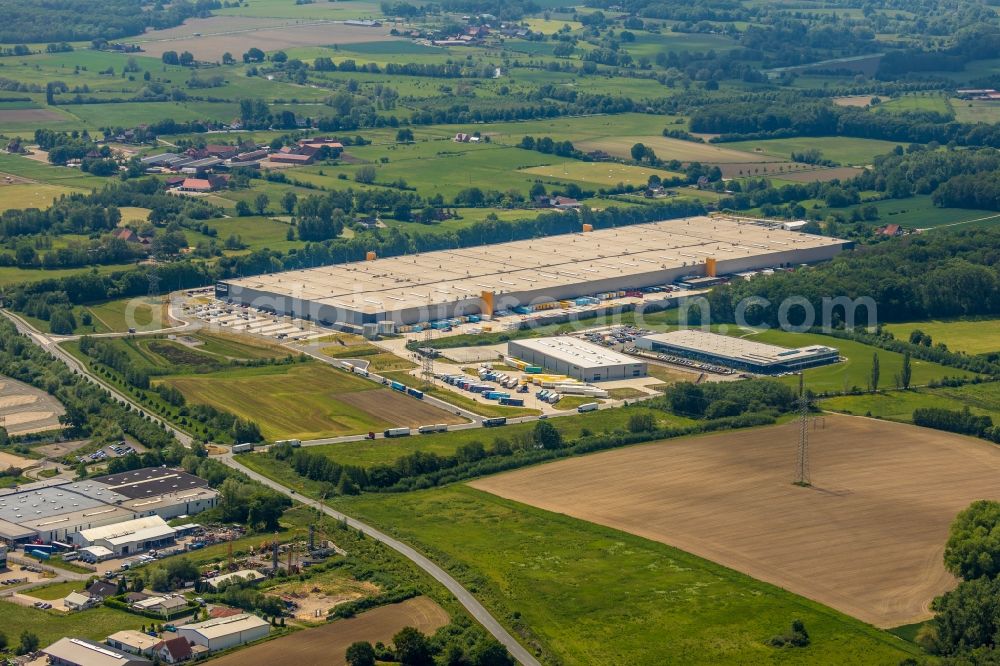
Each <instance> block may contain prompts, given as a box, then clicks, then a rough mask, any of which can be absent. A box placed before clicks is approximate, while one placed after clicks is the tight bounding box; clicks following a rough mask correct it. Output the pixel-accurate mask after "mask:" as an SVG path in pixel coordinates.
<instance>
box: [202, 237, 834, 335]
mask: <svg viewBox="0 0 1000 666" xmlns="http://www.w3.org/2000/svg"><path fill="white" fill-rule="evenodd" d="M849 245H850V244H849V243H848V242H847V241H843V240H838V239H836V238H826V237H822V236H814V235H810V234H803V233H797V232H792V231H785V230H782V229H774V228H769V227H766V226H763V225H760V224H755V223H750V222H746V221H743V220H735V219H731V218H726V217H691V218H683V219H677V220H666V221H663V222H652V223H649V224H637V225H633V226H628V227H620V228H615V229H603V230H599V231H591V232H587V233H579V234H566V235H561V236H550V237H547V238H540V239H533V240H523V241H516V242H512V243H500V244H496V245H487V246H483V247H472V248H463V249H457V250H441V251H437V252H427V253H424V254H417V255H409V256H402V257H394V258H391V259H373V260H372V261H364V262H355V263H350V264H342V265H336V266H325V267H322V268H310V269H304V270H297V271H289V272H285V273H274V274H268V275H259V276H255V277H249V278H242V279H236V280H227V281H222V282H219V283H217V284H216V288H215V293H216V296H217V297H218V298H220V299H223V300H228V301H232V302H235V303H240V304H242V305H250V306H254V307H258V308H265V309H267V310H273V311H274V312H277V313H279V314H286V315H288V314H290V315H295V316H300V317H306V318H310V319H313V320H316V321H327V322H338V323H345V324H351V325H355V326H358V325H362V324H365V323H375V322H379V321H394V322H396V323H397V324H414V323H420V322H427V321H434V320H439V319H449V318H453V317H459V316H463V315H469V314H487V315H492V314H493V313H494V312H497V311H500V310H510V309H512V308H515V307H518V306H529V305H536V304H539V303H546V302H552V301H554V300H563V299H569V298H575V297H579V296H589V295H593V294H599V293H605V292H612V291H619V290H627V289H639V288H642V287H649V286H656V285H663V284H668V283H671V282H673V281H675V280H677V279H678V278H681V277H684V276H693V275H703V276H704V275H710V276H711V275H715V274H719V275H722V274H729V273H739V272H743V271H752V270H758V269H762V268H774V267H782V266H796V265H799V264H804V263H812V262H817V261H824V260H827V259H830V258H832V257H833V256H835V255H836V254H837V253H839V252H840V251H841V250H842V249H844V248H845V247H848V246H849Z"/></svg>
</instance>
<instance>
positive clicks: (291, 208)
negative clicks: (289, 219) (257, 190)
mask: <svg viewBox="0 0 1000 666" xmlns="http://www.w3.org/2000/svg"><path fill="white" fill-rule="evenodd" d="M298 201H299V197H298V195H297V194H295V192H292V191H291V190H288V191H286V192H285V193H284V194H282V195H281V207H282V208H283V209H284V210H285V212H286V213H288V214H289V215H291V214H292V213H294V212H295V204H297V203H298Z"/></svg>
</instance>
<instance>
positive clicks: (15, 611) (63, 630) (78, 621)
mask: <svg viewBox="0 0 1000 666" xmlns="http://www.w3.org/2000/svg"><path fill="white" fill-rule="evenodd" d="M0 617H2V618H3V632H4V634H6V635H7V639H8V641H10V642H11V643H12V644H14V645H17V641H18V637H19V636H20V635H21V632H22V631H31V632H34V633H35V634H36V635H37V636H38V638H39V640H40V642H41V645H42V647H45V646H47V645H50V644H52V643H54V642H56V641H57V640H59V639H60V638H62V637H63V636H73V637H76V638H89V639H92V640H95V641H103V640H104V639H105V638H107V637H108V636H109V635H110V634H113V633H115V632H116V631H121V630H123V629H138V628H139V627H141V626H142V625H144V624H149V618H146V617H142V616H141V615H133V614H132V613H127V612H125V611H120V610H115V609H113V608H104V607H103V606H100V607H97V608H91V609H88V610H85V611H81V612H79V613H69V614H66V613H60V612H58V611H54V610H48V611H43V610H38V609H37V608H29V607H25V606H19V605H17V604H13V603H10V602H9V601H0Z"/></svg>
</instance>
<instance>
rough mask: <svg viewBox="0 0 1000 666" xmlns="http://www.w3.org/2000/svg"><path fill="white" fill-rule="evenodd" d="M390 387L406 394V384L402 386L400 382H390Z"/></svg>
mask: <svg viewBox="0 0 1000 666" xmlns="http://www.w3.org/2000/svg"><path fill="white" fill-rule="evenodd" d="M389 386H391V387H392V388H393V390H396V391H403V392H406V385H405V384H400V383H399V382H389Z"/></svg>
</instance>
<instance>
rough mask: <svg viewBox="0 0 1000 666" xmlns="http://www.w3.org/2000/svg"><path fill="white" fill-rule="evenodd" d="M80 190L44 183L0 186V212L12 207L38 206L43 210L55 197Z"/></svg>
mask: <svg viewBox="0 0 1000 666" xmlns="http://www.w3.org/2000/svg"><path fill="white" fill-rule="evenodd" d="M74 192H77V193H79V192H81V190H78V189H76V188H72V187H63V186H61V185H47V184H45V183H25V184H23V185H3V186H0V213H2V212H4V211H5V210H11V209H13V208H38V209H41V210H45V209H46V208H48V207H49V206H51V205H52V202H53V201H54V200H55V199H58V198H59V197H61V196H63V195H64V194H73V193H74Z"/></svg>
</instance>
